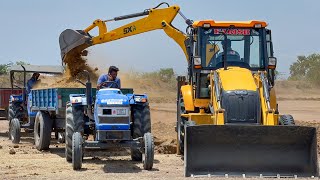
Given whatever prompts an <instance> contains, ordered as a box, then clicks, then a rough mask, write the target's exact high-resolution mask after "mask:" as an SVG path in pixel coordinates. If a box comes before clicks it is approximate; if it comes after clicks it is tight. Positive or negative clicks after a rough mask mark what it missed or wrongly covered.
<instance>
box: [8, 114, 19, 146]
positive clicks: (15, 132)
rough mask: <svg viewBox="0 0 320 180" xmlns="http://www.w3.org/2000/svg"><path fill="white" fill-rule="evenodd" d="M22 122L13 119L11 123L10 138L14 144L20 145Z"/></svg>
mask: <svg viewBox="0 0 320 180" xmlns="http://www.w3.org/2000/svg"><path fill="white" fill-rule="evenodd" d="M20 132H21V128H20V121H19V119H17V118H13V119H12V120H11V121H10V131H9V136H10V139H11V141H12V143H13V144H19V142H20V138H21V134H20Z"/></svg>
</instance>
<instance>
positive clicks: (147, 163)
mask: <svg viewBox="0 0 320 180" xmlns="http://www.w3.org/2000/svg"><path fill="white" fill-rule="evenodd" d="M143 141H144V154H143V155H142V163H143V168H144V169H145V170H151V169H152V167H153V160H154V142H153V137H152V134H151V133H145V134H144V136H143Z"/></svg>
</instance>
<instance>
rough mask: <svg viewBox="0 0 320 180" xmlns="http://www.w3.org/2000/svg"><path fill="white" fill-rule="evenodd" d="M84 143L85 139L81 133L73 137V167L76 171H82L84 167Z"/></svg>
mask: <svg viewBox="0 0 320 180" xmlns="http://www.w3.org/2000/svg"><path fill="white" fill-rule="evenodd" d="M82 143H83V139H82V136H81V134H80V133H79V132H75V133H73V135H72V166H73V169H74V170H80V169H81V167H82V158H83V151H82Z"/></svg>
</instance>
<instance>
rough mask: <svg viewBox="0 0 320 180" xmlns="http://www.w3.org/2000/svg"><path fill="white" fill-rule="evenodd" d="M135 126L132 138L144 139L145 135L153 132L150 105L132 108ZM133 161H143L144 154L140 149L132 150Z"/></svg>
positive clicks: (133, 126)
mask: <svg viewBox="0 0 320 180" xmlns="http://www.w3.org/2000/svg"><path fill="white" fill-rule="evenodd" d="M132 113H133V125H132V130H133V132H132V138H133V139H136V138H139V137H144V134H145V133H148V132H151V119H150V109H149V105H147V104H145V105H135V106H133V107H132ZM131 159H132V160H133V161H142V152H141V150H140V149H139V148H131Z"/></svg>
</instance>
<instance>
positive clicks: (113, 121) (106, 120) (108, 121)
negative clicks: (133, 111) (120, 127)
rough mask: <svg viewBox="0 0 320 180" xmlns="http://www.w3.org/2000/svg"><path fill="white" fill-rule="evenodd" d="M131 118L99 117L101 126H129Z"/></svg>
mask: <svg viewBox="0 0 320 180" xmlns="http://www.w3.org/2000/svg"><path fill="white" fill-rule="evenodd" d="M129 121H130V120H129V117H128V116H127V117H110V116H99V123H100V124H129V123H130V122H129Z"/></svg>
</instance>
